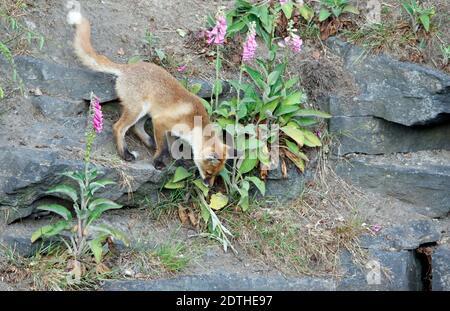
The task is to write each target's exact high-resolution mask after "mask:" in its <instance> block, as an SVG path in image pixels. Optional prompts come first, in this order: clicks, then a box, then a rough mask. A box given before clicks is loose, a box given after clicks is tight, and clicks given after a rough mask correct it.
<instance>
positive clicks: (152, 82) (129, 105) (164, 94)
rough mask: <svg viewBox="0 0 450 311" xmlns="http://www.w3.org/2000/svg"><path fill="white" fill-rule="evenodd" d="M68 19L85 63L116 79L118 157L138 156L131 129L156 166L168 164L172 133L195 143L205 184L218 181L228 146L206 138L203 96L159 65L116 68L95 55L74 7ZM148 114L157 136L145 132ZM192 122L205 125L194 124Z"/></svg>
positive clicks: (210, 136)
mask: <svg viewBox="0 0 450 311" xmlns="http://www.w3.org/2000/svg"><path fill="white" fill-rule="evenodd" d="M67 20H68V23H69V24H71V25H75V26H76V33H75V39H74V48H75V53H76V54H77V56H78V57H79V58H80V59H81V61H82V62H83V64H84V65H85V66H87V67H89V68H90V69H92V70H95V71H101V72H106V73H111V74H114V75H116V76H117V81H116V92H117V95H118V97H119V98H120V101H121V106H122V113H121V117H120V119H119V120H118V121H117V122H116V123H115V124H114V126H113V132H114V139H115V143H116V146H117V151H118V153H119V154H120V156H121V157H122V158H123V159H124V160H126V161H133V160H135V159H136V158H137V154H136V153H134V152H131V151H129V150H128V147H127V144H126V142H125V134H126V133H127V131H128V130H129V129H130V128H131V127H133V131H134V133H135V134H136V135H137V137H138V138H139V139H140V140H141V141H142V142H143V143H144V144H145V145H146V146H147V147H149V148H154V149H155V153H154V155H153V159H154V165H155V167H157V168H161V167H162V166H163V165H164V164H163V162H162V158H163V156H164V155H166V154H168V152H169V146H168V142H167V136H166V135H167V134H168V133H171V134H172V135H175V136H177V137H180V138H181V139H183V140H185V141H186V142H187V143H189V144H190V145H191V147H192V153H193V155H194V162H195V164H196V166H197V168H198V170H199V173H200V175H201V177H202V179H203V181H204V183H206V184H209V185H212V184H213V183H214V177H215V176H216V175H217V174H218V173H220V171H221V170H222V169H223V167H224V165H225V162H226V159H227V157H228V153H229V147H228V145H226V144H224V143H223V142H222V139H221V138H220V137H219V135H218V134H217V133H216V132H215V131H209V133H208V134H206V135H205V132H206V131H205V128H206V127H211V123H210V120H209V116H208V113H207V112H206V110H205V108H204V106H203V104H202V102H201V100H200V98H199V97H197V96H196V95H194V94H192V93H190V92H189V91H188V90H186V89H185V88H184V87H183V85H182V84H181V83H180V82H178V81H177V80H176V79H175V78H174V77H173V76H171V75H170V74H169V73H168V72H167V71H166V70H164V69H163V68H161V67H159V66H157V65H155V64H151V63H147V62H139V63H136V64H117V63H114V62H112V61H111V60H109V59H108V58H107V57H106V56H103V55H99V54H97V52H96V51H95V50H94V48H93V47H92V45H91V29H90V24H89V21H88V20H87V19H86V18H84V17H83V16H82V15H81V13H80V12H79V11H78V10H76V9H72V10H71V11H70V12H69V14H68V16H67ZM148 116H150V117H151V119H152V124H153V135H154V138H152V137H151V136H149V135H148V134H147V133H146V131H145V130H144V123H145V121H146V119H147V118H148ZM194 119H198V120H201V122H199V124H196V123H198V122H196V123H194ZM180 125H181V126H180ZM175 128H178V129H181V130H174V129H175Z"/></svg>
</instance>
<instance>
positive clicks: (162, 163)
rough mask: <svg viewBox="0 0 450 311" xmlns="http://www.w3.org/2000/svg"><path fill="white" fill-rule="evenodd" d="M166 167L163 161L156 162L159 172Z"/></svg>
mask: <svg viewBox="0 0 450 311" xmlns="http://www.w3.org/2000/svg"><path fill="white" fill-rule="evenodd" d="M164 167H166V165H165V164H164V162H163V161H162V160H155V168H156V169H157V170H159V171H161V170H162V169H164Z"/></svg>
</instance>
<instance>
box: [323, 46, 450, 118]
mask: <svg viewBox="0 0 450 311" xmlns="http://www.w3.org/2000/svg"><path fill="white" fill-rule="evenodd" d="M327 45H328V46H329V47H330V48H331V49H332V50H333V51H334V52H336V53H337V54H338V55H339V56H341V57H342V58H343V61H344V67H345V69H346V70H348V71H349V72H350V73H351V74H352V75H353V77H354V79H355V81H356V84H357V85H358V88H359V91H360V94H359V95H358V96H356V97H355V98H353V99H352V100H351V101H344V102H339V105H333V104H331V105H330V111H331V113H332V114H333V115H337V116H347V117H355V116H357V117H361V116H373V117H376V118H381V119H384V120H386V121H390V122H393V123H397V124H402V125H405V126H413V125H429V124H435V123H440V122H446V121H448V120H449V117H450V116H449V114H450V76H449V75H447V74H445V73H443V72H440V71H437V70H432V69H430V68H426V67H423V66H420V65H416V64H412V63H405V62H400V61H397V60H394V59H392V58H391V57H388V56H385V55H379V56H370V57H364V54H365V53H364V50H363V49H361V48H359V47H356V46H353V45H351V44H348V43H344V42H342V41H340V40H339V39H336V38H330V39H328V40H327Z"/></svg>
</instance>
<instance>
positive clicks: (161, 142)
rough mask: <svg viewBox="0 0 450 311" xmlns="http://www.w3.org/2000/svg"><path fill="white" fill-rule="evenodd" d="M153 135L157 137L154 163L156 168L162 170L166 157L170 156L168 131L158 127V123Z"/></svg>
mask: <svg viewBox="0 0 450 311" xmlns="http://www.w3.org/2000/svg"><path fill="white" fill-rule="evenodd" d="M153 133H154V135H155V144H156V150H155V154H154V156H153V163H154V165H155V168H156V169H158V170H160V169H162V168H163V167H164V166H165V165H164V162H163V159H164V157H166V156H168V155H169V146H168V142H167V137H166V131H165V128H164V127H163V126H161V127H158V123H156V122H155V124H154V125H153Z"/></svg>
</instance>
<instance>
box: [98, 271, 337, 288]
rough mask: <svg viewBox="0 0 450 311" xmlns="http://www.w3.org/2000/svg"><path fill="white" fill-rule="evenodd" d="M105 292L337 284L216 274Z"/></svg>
mask: <svg viewBox="0 0 450 311" xmlns="http://www.w3.org/2000/svg"><path fill="white" fill-rule="evenodd" d="M102 289H103V290H105V291H287V290H289V291H315V290H323V291H330V290H334V289H335V284H334V282H333V281H332V280H331V279H330V280H328V279H322V278H311V277H302V278H284V277H282V276H259V275H247V276H246V275H235V274H213V275H192V276H179V277H175V278H171V279H162V280H150V281H136V280H122V281H119V280H112V281H105V284H104V285H103V287H102Z"/></svg>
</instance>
